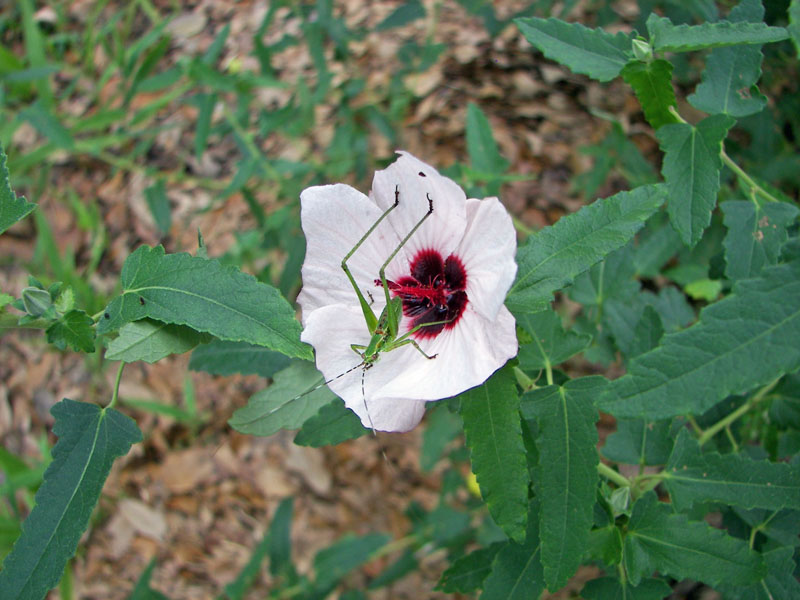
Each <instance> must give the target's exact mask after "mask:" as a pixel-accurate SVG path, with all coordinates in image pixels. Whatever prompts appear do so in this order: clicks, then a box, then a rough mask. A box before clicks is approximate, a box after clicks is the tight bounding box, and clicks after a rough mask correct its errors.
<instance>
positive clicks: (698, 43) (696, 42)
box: [647, 14, 789, 52]
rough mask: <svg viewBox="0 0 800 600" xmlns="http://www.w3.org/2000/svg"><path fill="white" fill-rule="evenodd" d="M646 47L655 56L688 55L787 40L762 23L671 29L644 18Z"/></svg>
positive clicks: (779, 29)
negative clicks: (649, 45) (694, 52)
mask: <svg viewBox="0 0 800 600" xmlns="http://www.w3.org/2000/svg"><path fill="white" fill-rule="evenodd" d="M647 31H648V32H649V33H650V43H651V44H652V46H653V49H654V50H656V51H657V52H690V51H692V50H703V49H704V48H718V47H720V46H738V45H740V44H768V43H770V42H780V41H781V40H785V39H787V38H788V37H789V34H788V32H787V31H786V30H785V29H784V28H783V27H769V26H767V25H766V24H764V23H731V22H730V21H717V22H716V23H703V24H702V25H685V24H684V25H673V24H672V21H670V20H669V19H668V18H666V17H659V16H658V15H656V14H651V15H650V16H649V17H648V18H647Z"/></svg>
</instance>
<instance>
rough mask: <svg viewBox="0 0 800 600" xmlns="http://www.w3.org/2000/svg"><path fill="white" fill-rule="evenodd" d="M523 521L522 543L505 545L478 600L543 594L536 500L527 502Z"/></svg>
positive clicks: (514, 599) (522, 599)
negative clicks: (526, 512) (525, 526)
mask: <svg viewBox="0 0 800 600" xmlns="http://www.w3.org/2000/svg"><path fill="white" fill-rule="evenodd" d="M527 520H528V528H527V533H526V535H525V543H524V544H518V543H517V542H514V541H509V542H508V543H506V544H505V546H503V547H502V548H501V549H500V551H499V552H498V553H497V555H496V556H495V557H494V560H493V561H492V571H491V573H489V576H488V577H487V578H486V579H485V580H484V582H483V593H482V594H481V600H529V599H530V598H538V597H539V596H540V595H541V593H542V592H543V591H544V572H543V568H542V563H541V543H540V542H539V514H538V503H537V502H536V500H534V501H533V502H531V505H530V510H529V513H528V519H527Z"/></svg>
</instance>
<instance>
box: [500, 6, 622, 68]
mask: <svg viewBox="0 0 800 600" xmlns="http://www.w3.org/2000/svg"><path fill="white" fill-rule="evenodd" d="M514 23H516V25H517V27H519V29H520V31H521V32H522V35H524V36H525V39H527V40H528V41H529V42H530V43H531V44H533V45H534V46H535V47H536V48H538V49H539V50H540V51H541V52H542V53H543V54H544V55H545V56H546V57H547V58H549V59H552V60H554V61H556V62H558V63H561V64H563V65H565V66H567V67H569V68H570V69H571V70H572V71H574V72H575V73H581V74H583V75H588V76H589V77H591V78H592V79H597V80H598V81H611V80H612V79H614V78H615V77H616V76H617V75H619V73H620V71H621V70H622V68H623V67H624V66H625V64H626V63H627V62H628V59H630V58H633V52H632V50H631V40H632V39H633V36H632V35H625V34H624V33H621V32H620V33H617V34H616V35H612V34H610V33H606V32H605V31H603V30H602V29H589V28H588V27H584V26H583V25H581V24H580V23H565V22H564V21H560V20H559V19H554V18H550V19H540V18H538V17H530V18H523V19H515V20H514Z"/></svg>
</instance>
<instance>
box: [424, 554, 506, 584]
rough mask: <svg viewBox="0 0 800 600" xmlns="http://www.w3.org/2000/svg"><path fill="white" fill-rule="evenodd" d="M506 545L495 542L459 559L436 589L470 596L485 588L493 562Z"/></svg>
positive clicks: (443, 576)
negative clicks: (484, 583)
mask: <svg viewBox="0 0 800 600" xmlns="http://www.w3.org/2000/svg"><path fill="white" fill-rule="evenodd" d="M505 546H506V544H504V543H502V542H495V543H494V544H491V545H490V546H487V547H486V548H478V549H477V550H474V551H472V552H470V553H469V554H467V555H465V556H462V557H461V558H457V559H456V560H454V561H453V564H451V565H450V567H449V568H448V569H447V570H446V571H445V572H444V573H442V578H441V579H440V580H439V583H438V585H437V586H436V589H437V590H439V591H442V592H446V593H448V594H454V593H456V592H459V593H461V594H469V593H470V592H474V591H475V590H478V589H480V588H481V587H482V586H483V582H484V580H485V579H486V577H488V576H489V573H491V571H492V561H493V560H494V558H495V556H497V553H498V552H499V551H500V550H501V548H503V547H505Z"/></svg>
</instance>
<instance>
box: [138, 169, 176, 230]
mask: <svg viewBox="0 0 800 600" xmlns="http://www.w3.org/2000/svg"><path fill="white" fill-rule="evenodd" d="M144 197H145V200H146V201H147V206H148V207H150V213H151V214H152V215H153V220H154V221H155V222H156V227H158V230H159V231H160V232H161V233H167V232H169V228H170V226H171V225H172V212H171V209H170V206H169V198H167V188H166V186H165V185H164V180H163V179H159V180H158V181H156V182H155V183H154V184H153V185H151V186H150V187H148V188H146V189H145V190H144Z"/></svg>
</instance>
